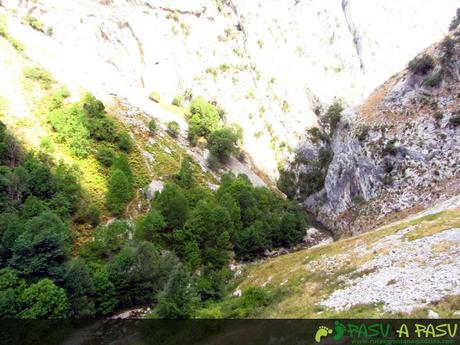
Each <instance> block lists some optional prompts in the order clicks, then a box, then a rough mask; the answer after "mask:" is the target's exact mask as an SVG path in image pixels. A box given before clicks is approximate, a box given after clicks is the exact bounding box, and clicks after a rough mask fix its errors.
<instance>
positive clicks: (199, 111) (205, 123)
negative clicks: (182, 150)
mask: <svg viewBox="0 0 460 345" xmlns="http://www.w3.org/2000/svg"><path fill="white" fill-rule="evenodd" d="M190 113H191V116H190V118H189V119H188V136H189V139H190V140H191V141H194V140H196V138H197V137H207V136H208V135H209V134H210V133H211V132H213V131H215V130H217V129H218V128H219V124H220V117H219V112H218V111H217V108H216V107H215V106H214V105H212V104H211V103H209V102H207V101H206V100H205V99H204V98H203V97H197V98H195V99H194V100H193V101H192V102H191V104H190Z"/></svg>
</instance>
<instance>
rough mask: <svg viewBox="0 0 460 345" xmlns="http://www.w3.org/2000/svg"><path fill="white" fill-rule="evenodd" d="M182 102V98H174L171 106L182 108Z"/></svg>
mask: <svg viewBox="0 0 460 345" xmlns="http://www.w3.org/2000/svg"><path fill="white" fill-rule="evenodd" d="M183 101H184V98H183V97H182V96H176V97H174V98H173V100H172V105H175V106H176V107H182V102H183Z"/></svg>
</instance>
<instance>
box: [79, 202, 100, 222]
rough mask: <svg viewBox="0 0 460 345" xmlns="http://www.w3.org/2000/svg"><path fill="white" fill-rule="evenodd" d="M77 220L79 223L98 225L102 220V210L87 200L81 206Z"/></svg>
mask: <svg viewBox="0 0 460 345" xmlns="http://www.w3.org/2000/svg"><path fill="white" fill-rule="evenodd" d="M75 221H76V222H77V223H89V224H91V225H92V226H97V225H99V223H100V221H101V212H100V211H99V209H98V208H97V207H96V206H94V205H92V204H89V203H87V202H85V203H83V204H82V205H81V206H80V207H79V209H78V211H77V213H76V215H75Z"/></svg>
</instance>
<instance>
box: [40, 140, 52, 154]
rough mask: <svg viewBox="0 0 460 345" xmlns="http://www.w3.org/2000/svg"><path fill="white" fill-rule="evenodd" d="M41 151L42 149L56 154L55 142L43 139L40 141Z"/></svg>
mask: <svg viewBox="0 0 460 345" xmlns="http://www.w3.org/2000/svg"><path fill="white" fill-rule="evenodd" d="M40 149H42V150H43V151H45V152H50V153H52V152H54V150H55V147H54V145H53V142H52V141H51V139H50V137H43V138H41V140H40Z"/></svg>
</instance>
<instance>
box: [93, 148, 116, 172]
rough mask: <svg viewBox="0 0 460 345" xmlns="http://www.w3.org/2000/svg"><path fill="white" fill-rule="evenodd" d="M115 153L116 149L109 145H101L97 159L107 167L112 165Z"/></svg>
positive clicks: (97, 151) (97, 152)
mask: <svg viewBox="0 0 460 345" xmlns="http://www.w3.org/2000/svg"><path fill="white" fill-rule="evenodd" d="M115 155H116V153H115V150H114V149H113V148H111V147H110V146H107V145H100V146H98V148H97V150H96V159H97V160H98V161H99V162H100V163H101V164H102V165H103V166H105V167H110V166H111V165H112V162H113V160H114V159H115Z"/></svg>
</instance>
